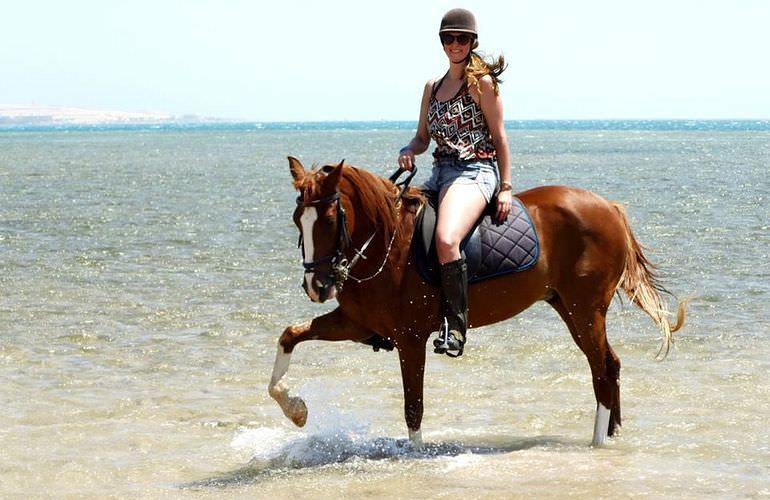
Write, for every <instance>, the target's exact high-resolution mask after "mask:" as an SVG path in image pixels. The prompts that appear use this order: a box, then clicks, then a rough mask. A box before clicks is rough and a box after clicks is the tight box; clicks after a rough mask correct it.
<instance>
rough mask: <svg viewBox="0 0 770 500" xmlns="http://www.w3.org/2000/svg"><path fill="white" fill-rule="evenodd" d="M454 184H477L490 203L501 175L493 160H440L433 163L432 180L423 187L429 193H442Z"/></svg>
mask: <svg viewBox="0 0 770 500" xmlns="http://www.w3.org/2000/svg"><path fill="white" fill-rule="evenodd" d="M452 184H475V185H477V186H478V187H479V189H480V190H481V194H482V195H483V196H484V199H485V200H486V201H487V203H489V201H490V200H491V199H492V197H493V196H494V195H495V192H496V191H497V187H498V185H499V184H500V173H499V172H498V171H497V165H496V164H495V162H494V161H492V160H469V161H463V160H453V159H440V160H436V161H434V162H433V171H432V172H431V176H430V179H428V181H427V182H426V183H425V184H424V185H423V187H424V188H425V189H426V190H428V191H435V192H437V193H440V192H441V190H442V189H445V188H447V187H449V186H451V185H452Z"/></svg>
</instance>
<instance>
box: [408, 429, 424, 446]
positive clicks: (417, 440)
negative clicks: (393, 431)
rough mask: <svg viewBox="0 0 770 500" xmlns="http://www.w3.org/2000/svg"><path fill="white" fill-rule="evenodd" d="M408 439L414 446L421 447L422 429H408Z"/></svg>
mask: <svg viewBox="0 0 770 500" xmlns="http://www.w3.org/2000/svg"><path fill="white" fill-rule="evenodd" d="M409 441H410V442H411V443H412V446H414V447H416V448H420V447H422V430H420V429H418V430H416V431H413V430H412V429H409Z"/></svg>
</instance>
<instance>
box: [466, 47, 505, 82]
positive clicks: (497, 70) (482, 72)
mask: <svg viewBox="0 0 770 500" xmlns="http://www.w3.org/2000/svg"><path fill="white" fill-rule="evenodd" d="M476 47H478V41H477V42H474V44H473V49H475V48H476ZM506 67H507V65H506V64H505V58H504V57H503V56H502V55H500V56H497V57H490V58H484V57H482V56H480V55H479V54H478V53H477V52H476V51H475V50H471V52H470V54H469V55H468V64H467V65H466V66H465V79H466V80H467V81H468V86H469V87H476V88H477V89H478V90H479V92H481V87H479V80H481V79H482V78H484V77H485V76H487V75H489V76H491V77H492V88H493V89H494V91H495V95H499V94H500V88H499V85H500V84H501V83H503V81H502V80H501V79H500V75H501V74H502V73H503V71H505V68H506Z"/></svg>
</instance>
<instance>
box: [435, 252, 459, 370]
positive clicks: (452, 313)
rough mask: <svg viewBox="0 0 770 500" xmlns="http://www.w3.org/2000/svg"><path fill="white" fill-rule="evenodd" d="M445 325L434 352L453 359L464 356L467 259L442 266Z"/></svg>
mask: <svg viewBox="0 0 770 500" xmlns="http://www.w3.org/2000/svg"><path fill="white" fill-rule="evenodd" d="M441 288H442V291H443V295H444V301H443V302H444V304H443V306H444V307H443V308H444V324H443V326H442V327H441V329H440V330H439V337H438V338H437V339H436V340H434V341H433V347H434V349H433V352H436V353H438V354H446V355H448V356H451V357H453V358H456V357H458V356H462V354H463V348H464V347H465V332H466V330H467V327H468V268H467V267H466V265H465V259H464V258H462V257H461V258H460V259H458V260H455V261H452V262H447V263H446V264H442V265H441Z"/></svg>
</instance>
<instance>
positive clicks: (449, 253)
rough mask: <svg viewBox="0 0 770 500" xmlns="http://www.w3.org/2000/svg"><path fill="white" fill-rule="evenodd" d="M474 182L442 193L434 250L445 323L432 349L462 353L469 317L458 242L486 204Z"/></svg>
mask: <svg viewBox="0 0 770 500" xmlns="http://www.w3.org/2000/svg"><path fill="white" fill-rule="evenodd" d="M486 204H487V202H486V200H485V199H484V196H483V195H482V194H481V191H480V190H479V188H478V186H476V185H475V184H454V185H452V186H450V187H448V188H447V189H446V190H444V191H443V192H442V193H441V196H440V198H439V209H438V221H437V223H436V250H437V253H438V257H439V263H440V264H441V289H442V292H443V296H444V300H443V309H444V310H443V316H444V318H445V322H444V325H443V326H442V328H441V329H440V333H439V338H437V339H436V340H435V341H434V342H433V346H434V348H435V349H434V351H435V352H437V353H439V354H448V355H450V356H453V357H457V356H460V355H462V353H463V347H464V346H465V332H466V330H467V325H468V321H467V317H468V272H467V268H466V266H465V259H463V258H462V255H461V254H460V242H461V241H462V240H463V238H465V236H466V235H467V234H468V232H469V231H470V230H471V229H472V228H473V225H474V224H475V222H476V220H477V219H478V218H479V216H480V215H481V213H482V212H483V211H484V208H485V207H486Z"/></svg>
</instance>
